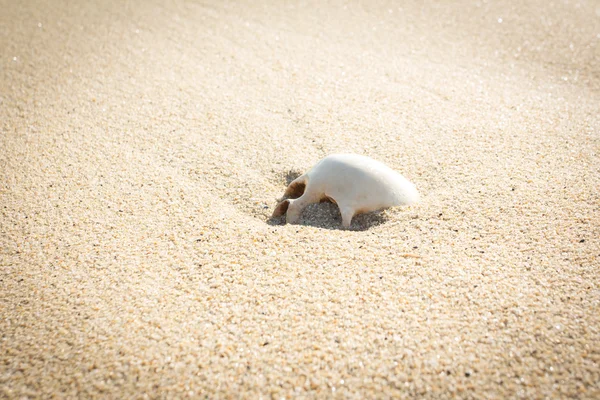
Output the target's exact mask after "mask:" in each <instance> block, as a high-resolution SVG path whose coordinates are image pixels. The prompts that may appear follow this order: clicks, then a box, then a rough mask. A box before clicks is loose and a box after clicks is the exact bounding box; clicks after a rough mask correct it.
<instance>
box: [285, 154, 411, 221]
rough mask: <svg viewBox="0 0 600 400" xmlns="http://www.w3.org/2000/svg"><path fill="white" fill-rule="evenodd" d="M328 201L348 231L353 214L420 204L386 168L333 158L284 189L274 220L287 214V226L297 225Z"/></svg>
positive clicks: (365, 161) (403, 180)
mask: <svg viewBox="0 0 600 400" xmlns="http://www.w3.org/2000/svg"><path fill="white" fill-rule="evenodd" d="M323 200H331V201H332V202H334V203H336V204H337V205H338V207H339V209H340V213H341V215H342V225H343V226H344V228H349V227H350V224H351V223H352V218H353V217H354V215H356V214H360V213H367V212H370V211H377V210H382V209H384V208H388V207H393V206H402V205H409V204H413V203H415V202H417V201H418V200H419V193H418V192H417V189H416V188H415V185H413V184H412V183H411V182H410V181H408V180H407V179H406V178H405V177H403V176H402V175H400V174H399V173H398V172H396V171H394V170H393V169H391V168H389V167H388V166H386V165H385V164H383V163H381V162H379V161H376V160H373V159H372V158H369V157H366V156H360V155H357V154H332V155H329V156H327V157H325V158H324V159H322V160H321V161H319V162H318V163H317V164H316V165H315V166H314V167H313V168H312V169H311V170H310V171H308V172H307V173H305V174H304V175H302V176H300V177H298V178H296V179H294V181H292V182H291V183H290V184H289V186H288V187H287V189H286V191H285V193H284V195H283V197H282V199H281V202H280V203H279V204H278V205H277V207H275V211H274V212H273V217H278V216H281V215H283V214H286V221H287V222H288V223H292V224H294V223H298V221H299V220H300V217H301V215H302V211H303V210H304V209H305V208H306V206H308V205H309V204H312V203H318V202H320V201H323Z"/></svg>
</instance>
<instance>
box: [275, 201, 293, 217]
mask: <svg viewBox="0 0 600 400" xmlns="http://www.w3.org/2000/svg"><path fill="white" fill-rule="evenodd" d="M289 206H290V201H289V200H284V201H282V202H281V203H279V204H277V206H276V207H275V211H273V218H274V217H280V216H282V215H283V214H285V213H286V212H287V210H288V207H289Z"/></svg>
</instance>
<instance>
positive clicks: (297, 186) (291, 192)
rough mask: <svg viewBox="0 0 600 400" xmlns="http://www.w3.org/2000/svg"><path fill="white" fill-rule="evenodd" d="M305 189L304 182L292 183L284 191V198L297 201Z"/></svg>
mask: <svg viewBox="0 0 600 400" xmlns="http://www.w3.org/2000/svg"><path fill="white" fill-rule="evenodd" d="M305 189H306V183H305V182H292V183H291V184H290V186H288V187H287V189H286V190H285V193H284V197H287V198H288V199H297V198H298V197H300V196H302V195H303V194H304V190H305Z"/></svg>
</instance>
